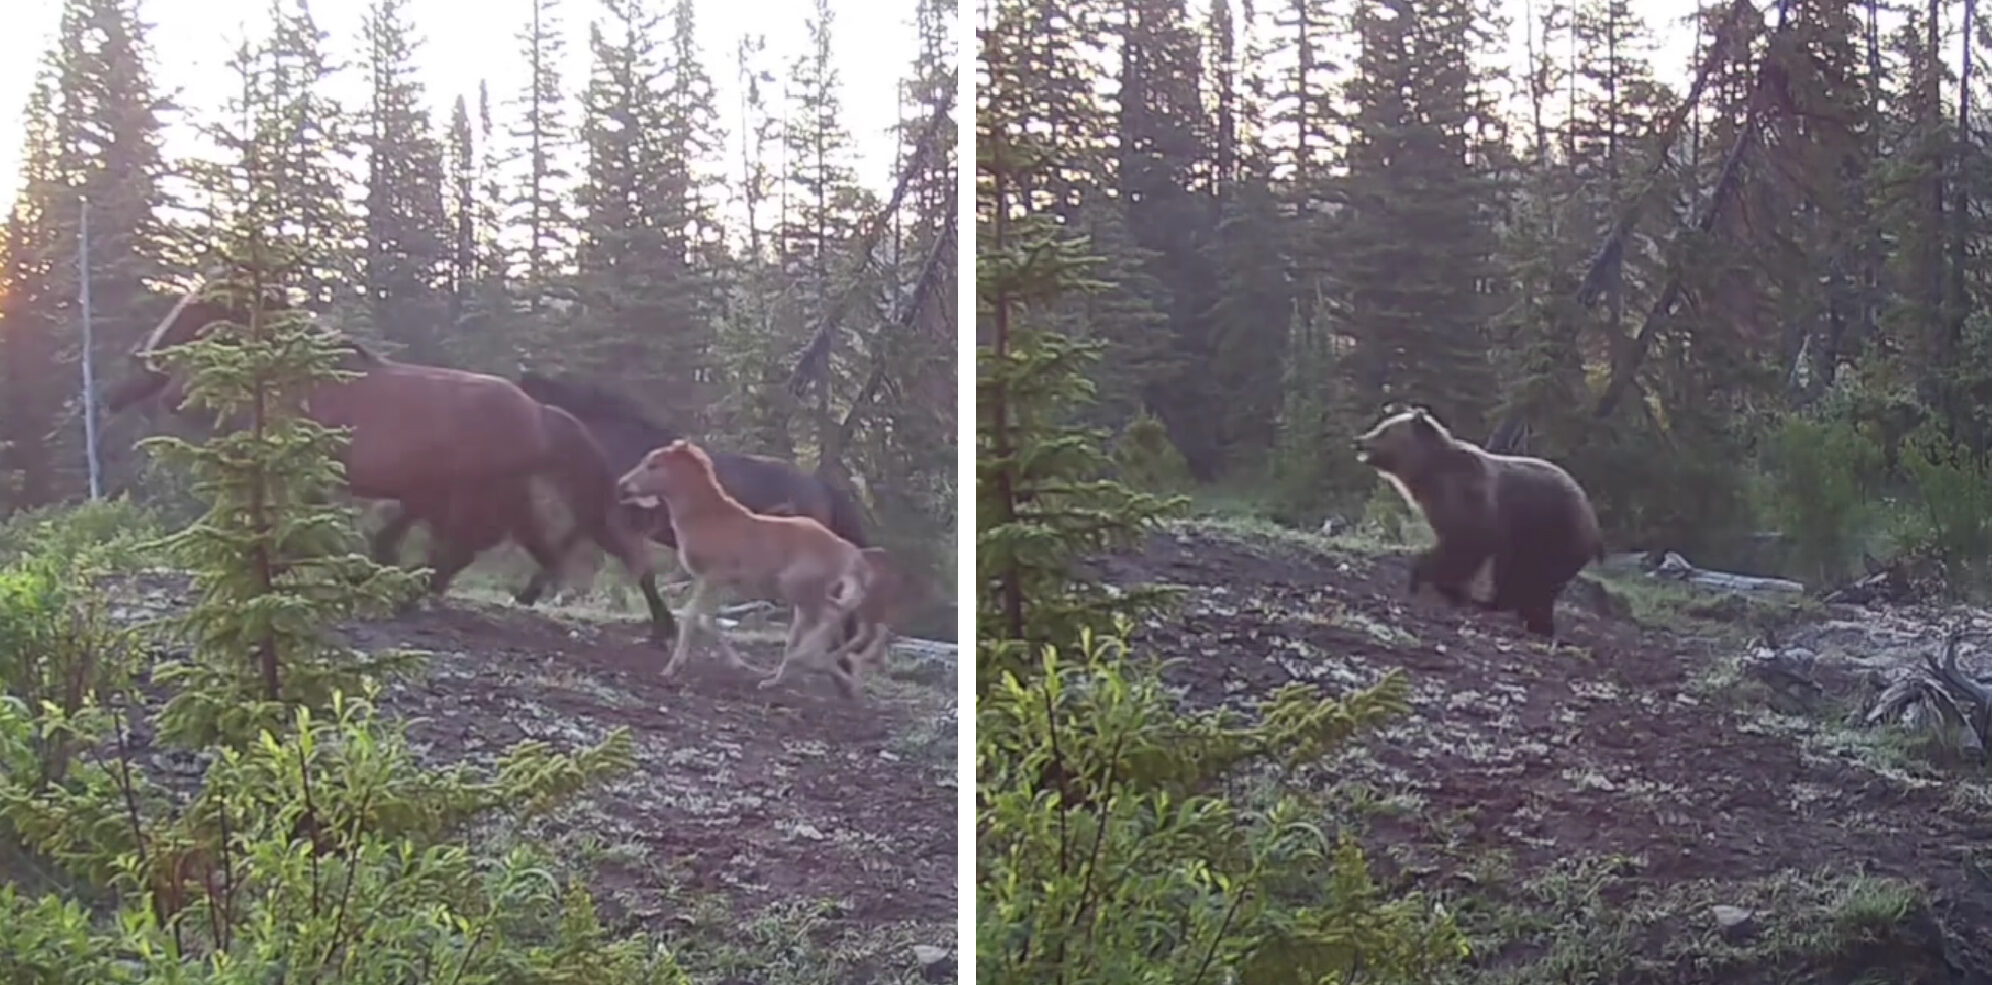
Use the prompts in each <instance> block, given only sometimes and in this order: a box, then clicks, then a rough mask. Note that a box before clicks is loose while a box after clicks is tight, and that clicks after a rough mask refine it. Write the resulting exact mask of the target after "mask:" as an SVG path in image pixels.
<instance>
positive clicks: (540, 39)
mask: <svg viewBox="0 0 2000 985" xmlns="http://www.w3.org/2000/svg"><path fill="white" fill-rule="evenodd" d="M558 8H559V4H558V3H557V2H556V0H533V3H532V8H531V10H532V12H531V13H530V15H529V18H528V24H527V26H526V27H524V28H523V29H522V30H521V33H520V34H519V35H518V36H517V37H518V39H519V41H520V43H521V60H522V61H524V62H526V63H527V64H528V84H527V86H526V87H525V88H524V89H523V90H522V92H521V95H520V97H519V98H518V99H517V100H516V106H517V107H518V109H519V112H520V116H519V118H518V122H517V124H516V126H515V128H514V129H511V130H509V131H508V132H507V136H508V137H509V138H510V139H511V140H513V141H514V142H515V145H514V147H513V149H512V152H511V154H510V155H509V156H508V157H507V158H506V159H505V160H506V161H507V162H508V163H509V164H511V168H510V170H511V171H512V172H513V178H514V181H515V187H514V190H513V191H512V192H511V193H509V194H510V197H509V198H508V199H507V202H506V206H507V209H508V211H507V213H506V216H507V220H508V221H509V222H510V223H513V224H515V225H518V226H520V227H521V228H522V239H523V242H522V244H521V246H520V249H519V252H518V254H517V255H516V256H515V257H514V258H513V259H512V260H511V262H510V263H509V267H510V273H511V274H512V281H513V284H514V292H513V293H514V296H515V297H516V298H517V299H519V300H520V301H522V302H523V303H524V304H525V306H526V308H527V310H528V312H529V313H530V314H533V315H539V314H541V312H542V310H543V308H544V307H545V306H546V305H547V302H548V300H549V299H550V297H551V296H553V294H554V292H555V291H556V290H557V279H558V274H559V272H560V271H561V269H562V266H563V263H564V262H565V260H566V259H567V253H568V251H569V245H570V244H569V243H568V239H567V236H568V231H569V219H568V216H567V215H566V210H565V209H564V208H563V197H564V195H565V193H566V191H567V185H568V182H569V179H570V174H569V171H568V170H567V169H566V168H565V167H564V166H563V165H562V163H561V158H560V156H559V155H560V153H561V151H562V149H563V148H564V147H565V146H566V145H567V144H568V142H569V138H570V134H569V130H568V127H567V126H566V125H565V122H564V114H563V101H564V94H563V91H562V77H561V74H560V71H559V66H560V65H561V64H562V59H563V49H564V41H563V34H562V25H561V22H560V20H559V18H558V17H557V10H558Z"/></svg>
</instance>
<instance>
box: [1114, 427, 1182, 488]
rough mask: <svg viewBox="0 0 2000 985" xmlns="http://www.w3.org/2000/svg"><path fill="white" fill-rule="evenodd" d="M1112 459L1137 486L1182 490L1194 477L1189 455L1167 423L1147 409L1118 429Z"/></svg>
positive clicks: (1119, 473)
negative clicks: (1184, 451)
mask: <svg viewBox="0 0 2000 985" xmlns="http://www.w3.org/2000/svg"><path fill="white" fill-rule="evenodd" d="M1111 460H1112V462H1113V463H1115V464H1116V465H1117V467H1118V477H1119V478H1120V479H1123V480H1124V481H1125V482H1126V483H1127V484H1129V485H1131V486H1133V487H1135V488H1139V489H1144V490H1148V491H1151V492H1179V491H1181V490H1184V489H1186V488H1187V487H1188V485H1189V484H1190V483H1191V481H1192V477H1191V476H1190V474H1189V473H1188V463H1187V458H1186V456H1184V455H1182V454H1181V450H1180V449H1179V448H1177V447H1175V446H1174V440H1173V437H1172V436H1170V435H1169V434H1167V425H1166V423H1165V422H1163V421H1161V420H1160V419H1159V418H1158V417H1155V416H1153V415H1152V414H1150V413H1147V412H1145V411H1141V412H1140V413H1139V415H1138V416H1137V417H1134V418H1133V419H1132V420H1131V421H1130V422H1128V423H1127V424H1126V425H1125V429H1124V430H1123V431H1121V432H1119V434H1118V441H1117V443H1116V444H1115V445H1114V446H1113V448H1112V451H1111Z"/></svg>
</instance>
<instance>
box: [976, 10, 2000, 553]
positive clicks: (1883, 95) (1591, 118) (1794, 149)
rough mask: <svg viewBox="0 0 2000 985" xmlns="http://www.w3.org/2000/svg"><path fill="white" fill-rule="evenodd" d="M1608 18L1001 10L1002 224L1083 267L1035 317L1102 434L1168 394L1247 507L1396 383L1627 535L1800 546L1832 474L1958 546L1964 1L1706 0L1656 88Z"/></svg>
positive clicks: (1982, 341)
mask: <svg viewBox="0 0 2000 985" xmlns="http://www.w3.org/2000/svg"><path fill="white" fill-rule="evenodd" d="M1636 6H1637V5H1633V4H1629V3H1626V2H1625V0H1530V2H1528V3H1527V4H1525V5H1523V4H1520V3H1509V4H1506V5H1504V7H1503V5H1501V4H1500V3H1498V2H1496V0H1427V2H1424V3H1408V2H1397V0H1389V2H1383V0H1240V2H1239V0H1211V2H1207V3H1201V4H1195V3H1190V2H1189V0H1118V2H1108V0H1091V2H1085V3H1081V4H1077V3H1066V2H1056V0H996V2H995V3H994V4H993V5H992V7H991V8H990V9H989V10H988V12H987V13H986V15H985V17H984V20H983V23H982V32H983V34H984V35H985V37H984V38H983V39H982V52H983V55H982V65H981V70H982V73H983V74H984V76H985V77H984V78H982V80H981V96H980V98H981V112H982V113H983V114H987V117H988V118H989V119H990V125H991V126H993V127H996V128H1007V129H1008V130H1009V131H1011V132H1016V133H1023V134H1029V133H1032V134H1035V135H1037V145H1038V147H1039V148H1040V153H1041V156H1040V157H1039V158H1038V159H1037V161H1036V162H1034V164H1033V166H1031V167H1027V168H1025V169H1024V170H1023V171H1022V172H1021V174H1020V175H1017V177H1018V179H1019V180H1020V181H1021V182H1022V183H1024V184H1025V185H1026V187H1021V188H1016V189H1014V191H1015V193H1016V194H1015V196H1014V198H1013V201H1014V202H1016V203H1018V204H1017V205H1016V211H1017V213H1036V214H1042V215H1048V216H1052V217H1054V218H1055V219H1057V220H1058V221H1059V222H1060V223H1061V224H1062V226H1063V227H1064V228H1066V229H1069V230H1071V231H1072V233H1071V234H1072V235H1073V236H1075V237H1077V238H1078V239H1079V240H1080V241H1081V243H1082V248H1083V249H1085V250H1086V251H1087V252H1089V253H1091V254H1093V255H1095V256H1097V257H1098V258H1099V260H1098V262H1097V263H1096V264H1095V265H1094V267H1093V274H1094V276H1095V277H1096V278H1097V279H1098V280H1099V281H1100V282H1102V284H1103V285H1104V287H1105V289H1104V290H1100V291H1095V292H1090V293H1086V294H1080V295H1071V296H1068V297H1066V298H1064V299H1063V300H1061V301H1059V302H1056V303H1052V304H1047V305H1041V306H1039V307H1033V308H1032V309H1031V310H1029V311H1025V312H1024V313H1023V314H1024V316H1031V317H1029V318H1028V320H1029V321H1031V322H1032V323H1033V325H1034V326H1036V327H1041V328H1046V329H1054V330H1059V331H1064V332H1069V333H1075V334H1084V335H1088V336H1091V337H1095V338H1097V339H1101V340H1103V341H1104V342H1105V343H1106V344H1107V349H1106V351H1105V356H1104V359H1103V360H1102V361H1101V362H1099V363H1098V364H1097V365H1096V366H1095V367H1094V369H1093V370H1092V373H1093V375H1094V377H1095V380H1096V383H1097V397H1098V399H1097V401H1096V404H1095V406H1094V408H1093V410H1092V412H1091V413H1092V415H1093V423H1096V424H1099V425H1104V426H1109V427H1112V428H1124V427H1126V426H1127V425H1129V424H1130V423H1132V422H1134V421H1143V420H1149V419H1151V418H1153V417H1157V418H1158V419H1160V420H1161V421H1163V422H1164V425H1165V427H1166V430H1167V433H1168V434H1169V435H1170V437H1171V439H1172V444H1173V446H1174V447H1175V449H1177V450H1178V452H1179V454H1181V455H1183V456H1185V458H1186V463H1187V467H1188V469H1189V470H1190V471H1191V472H1192V474H1193V476H1194V477H1195V478H1196V479H1197V480H1202V481H1206V482H1229V483H1232V484H1236V485H1242V486H1251V487H1254V488H1255V489H1256V490H1257V492H1258V493H1259V494H1260V495H1263V496H1265V497H1267V502H1266V506H1267V507H1268V508H1269V509H1271V510H1272V511H1273V512H1276V513H1280V514H1293V515H1300V516H1302V517H1303V516H1310V517H1311V518H1312V519H1314V520H1315V521H1316V520H1317V519H1318V518H1319V517H1321V516H1324V515H1325V512H1324V511H1327V510H1330V509H1334V508H1347V507H1351V506H1354V505H1358V502H1359V499H1360V498H1361V497H1363V496H1365V495H1367V494H1368V492H1369V491H1370V490H1371V489H1373V488H1374V487H1375V486H1376V485H1377V484H1376V483H1375V482H1374V480H1373V479H1372V477H1371V476H1369V475H1368V474H1367V473H1366V471H1365V470H1362V469H1360V468H1358V466H1356V465H1355V464H1354V463H1353V462H1352V455H1351V454H1350V453H1348V452H1346V451H1345V450H1344V449H1347V448H1348V447H1349V442H1348V439H1349V437H1350V436H1351V435H1352V434H1353V433H1355V431H1354V430H1353V429H1354V428H1358V427H1362V426H1365V424H1366V423H1367V421H1366V418H1368V417H1369V416H1371V415H1373V414H1374V413H1376V412H1377V411H1378V410H1379V408H1380V406H1381V404H1382V403H1383V402H1384V401H1385V400H1390V399H1400V400H1420V401H1424V402H1427V403H1429V404H1430V405H1431V406H1433V407H1434V408H1436V409H1437V410H1438V412H1439V413H1440V414H1441V415H1442V416H1443V417H1444V419H1445V420H1446V421H1447V423H1449V424H1450V425H1451V426H1452V427H1454V429H1455V430H1457V431H1459V432H1460V433H1461V434H1462V435H1463V436H1466V437H1469V438H1472V439H1473V440H1479V441H1485V440H1487V439H1488V437H1489V435H1491V436H1492V437H1494V438H1497V439H1499V443H1501V444H1504V445H1506V446H1508V447H1510V448H1516V449H1525V450H1526V451H1528V452H1530V453H1533V454H1540V455H1544V456H1549V457H1554V458H1556V459H1557V460H1559V461H1563V462H1564V463H1565V464H1567V465H1569V466H1570V467H1571V468H1572V470H1574V471H1576V472H1577V473H1578V474H1579V476H1580V477H1581V478H1582V479H1583V481H1584V482H1585V484H1586V485H1588V486H1589V487H1590V488H1591V489H1592V490H1593V495H1594V496H1596V497H1597V499H1598V500H1599V508H1600V512H1601V513H1602V514H1604V518H1605V521H1606V524H1607V527H1608V528H1609V529H1610V531H1611V533H1612V535H1613V539H1614V540H1616V541H1618V542H1620V543H1622V544H1631V543H1642V544H1644V545H1646V546H1654V545H1659V546H1672V547H1675V548H1677V549H1681V550H1689V551H1704V550H1713V551H1722V550H1724V548H1726V547H1729V546H1731V545H1734V544H1737V543H1740V542H1742V541H1743V540H1744V536H1743V535H1745V534H1747V533H1748V532H1749V531H1751V530H1753V529H1758V528H1760V527H1765V526H1768V525H1771V524H1777V525H1778V526H1780V527H1781V528H1783V529H1784V530H1785V532H1787V533H1789V534H1791V535H1793V537H1792V539H1793V540H1797V541H1811V540H1815V539H1819V538H1816V537H1815V536H1814V532H1813V531H1812V530H1811V529H1810V525H1811V523H1812V518H1813V517H1814V516H1821V517H1824V516H1826V515H1828V511H1827V510H1826V509H1825V508H1823V507H1824V505H1825V504H1823V503H1818V502H1817V499H1816V497H1817V498H1820V499H1823V498H1824V497H1825V496H1828V495H1835V494H1834V493H1830V492H1828V491H1827V490H1828V489H1830V488H1833V487H1840V488H1842V489H1849V488H1853V489H1859V490H1861V492H1860V493H1858V494H1857V493H1855V492H1846V493H1842V494H1840V495H1846V496H1850V497H1852V496H1855V495H1860V496H1862V497H1864V499H1865V498H1867V497H1876V498H1879V499H1881V500H1883V501H1885V502H1898V503H1900V504H1902V507H1904V508H1907V512H1909V513H1911V515H1914V514H1915V513H1922V512H1925V511H1927V510H1928V511H1929V512H1932V513H1938V514H1939V515H1940V516H1941V515H1942V513H1940V512H1939V504H1940V501H1941V500H1944V499H1949V500H1952V502H1953V503H1955V504H1957V505H1955V506H1948V507H1947V508H1946V509H1944V510H1943V511H1942V512H1944V513H1952V512H1954V511H1956V512H1955V513H1954V515H1957V516H1959V517H1960V518H1961V519H1962V520H1963V521H1964V522H1963V524H1961V527H1962V529H1959V530H1956V531H1955V532H1954V531H1943V532H1940V530H1941V528H1943V527H1946V526H1949V525H1951V523H1953V522H1957V521H1948V520H1944V519H1937V520H1936V521H1935V522H1933V523H1931V524H1930V526H1931V527H1933V528H1934V529H1931V530H1930V531H1929V532H1928V534H1926V537H1927V538H1928V539H1929V540H1931V541H1933V542H1935V541H1938V540H1940V539H1943V540H1953V539H1956V540H1957V541H1958V542H1959V543H1960V544H1961V546H1963V547H1964V548H1966V549H1967V550H1971V549H1973V545H1974V544H1975V543H1976V544H1977V547H1976V551H1977V553H1978V554H1979V555H1981V556H1984V555H1985V553H1986V550H1987V549H1986V547H1985V538H1986V534H1985V532H1984V531H1985V529H1986V528H1985V526H1984V522H1985V521H1978V522H1977V530H1971V529H1969V528H1964V525H1965V524H1973V523H1974V522H1975V521H1974V519H1973V511H1972V509H1971V507H1970V505H1969V504H1970V503H1971V502H1972V501H1973V500H1975V499H1976V500H1978V502H1980V503H1984V502H1985V498H1984V492H1983V490H1984V489H1986V488H1988V481H1989V480H1988V479H1987V478H1986V475H1987V469H1988V466H1987V465H1986V464H1985V462H1986V458H1987V449H1988V448H1989V443H1990V440H1991V439H1990V433H1991V432H1990V423H1989V417H1988V406H1987V405H1988V402H1989V401H1988V396H1987V394H1988V383H1987V380H1988V378H1989V375H1990V373H1989V362H1988V360H1989V357H1988V355H1987V353H1988V347H1987V345H1988V344H1987V338H1988V321H1989V312H1990V287H1991V285H1990V283H1989V277H1990V274H1989V270H1990V263H1991V261H1990V259H1989V258H1990V243H1991V236H1990V230H1991V222H1992V220H1991V211H1990V201H1989V188H1990V183H1989V177H1988V175H1989V173H1990V161H1991V143H1990V133H1991V125H1990V119H1991V115H1990V110H1991V107H1990V106H1989V105H1988V102H1987V93H1988V86H1989V82H1988V78H1989V76H1988V74H1987V51H1988V46H1989V42H1988V41H1987V40H1986V39H1987V31H1988V28H1987V26H1986V18H1987V12H1986V11H1985V10H1984V9H1983V8H1982V7H1981V6H1980V5H1979V4H1978V3H1977V2H1976V0H1963V2H1947V0H1854V2H1843V3H1830V2H1823V0H1765V2H1761V3H1752V2H1749V0H1711V2H1704V3H1703V4H1702V5H1701V10H1700V12H1699V14H1698V15H1697V16H1696V17H1695V18H1694V19H1693V21H1692V25H1693V26H1694V28H1695V32H1694V33H1695V34H1696V35H1697V44H1696V45H1695V50H1692V51H1689V52H1688V67H1687V71H1686V73H1685V74H1684V75H1681V76H1679V77H1675V78H1658V77H1655V74H1654V69H1653V67H1652V66H1653V65H1654V63H1655V57H1654V56H1655V55H1656V53H1657V51H1658V48H1657V44H1656V42H1655V41H1654V40H1653V39H1652V37H1651V36H1650V33H1649V30H1648V25H1647V23H1646V22H1645V21H1644V20H1643V19H1642V18H1641V17H1640V16H1639V15H1638V13H1637V11H1636ZM1513 17H1521V18H1523V19H1525V20H1526V21H1528V22H1529V23H1527V24H1524V25H1522V26H1521V27H1520V28H1516V27H1515V26H1514V25H1513V24H1510V23H1509V20H1510V18H1513ZM1510 32H1511V33H1513V34H1517V35H1525V37H1526V39H1527V41H1528V44H1527V45H1526V50H1525V51H1524V50H1521V48H1520V47H1519V46H1512V45H1508V44H1507V43H1506V41H1505V39H1506V38H1508V37H1509V35H1510ZM1968 38H1970V39H1971V43H1970V44H1967V43H1965V41H1966V39H1968ZM989 78H991V79H1004V80H1006V84H1005V85H997V84H988V83H987V79H989ZM988 218H989V217H986V216H982V221H985V220H986V219H988ZM1017 330H1018V329H1017ZM1846 435H1856V436H1858V438H1857V440H1855V441H1837V440H1834V439H1835V438H1839V437H1841V436H1846ZM1788 442H1789V443H1790V444H1801V445H1805V446H1809V447H1811V448H1822V447H1824V448H1833V447H1836V446H1837V447H1840V448H1845V449H1850V450H1851V451H1852V454H1851V455H1849V456H1848V459H1843V460H1833V459H1829V458H1825V457H1824V456H1822V457H1820V458H1817V459H1816V458H1813V456H1812V455H1811V454H1808V455H1807V456H1806V458H1807V460H1808V461H1809V462H1810V465H1809V466H1808V467H1807V468H1806V469H1805V471H1806V472H1809V473H1811V474H1810V475H1803V476H1802V475H1800V474H1798V473H1799V472H1800V470H1799V469H1796V468H1791V467H1790V466H1786V467H1782V468H1781V467H1780V463H1779V460H1780V459H1784V458H1786V454H1787V452H1786V449H1787V448H1789V447H1790V445H1789V444H1788ZM1815 454H1816V453H1815ZM1829 454H1830V453H1829ZM1843 454H1845V453H1843ZM1822 486H1823V487H1826V488H1821V487H1822ZM1985 511H1986V507H1984V506H1980V507H1979V508H1978V512H1979V513H1980V514H1981V515H1983V514H1984V512H1985ZM1906 518H1907V517H1906ZM1822 522H1825V521H1822ZM1899 522H1900V521H1898V522H1890V521H1889V520H1887V519H1885V520H1884V523H1882V524H1876V525H1873V527H1871V533H1870V536H1873V534H1874V533H1881V532H1884V530H1886V528H1888V527H1894V526H1898V523H1899ZM1903 532H1905V533H1908V532H1909V531H1903ZM1842 536H1843V537H1846V536H1848V535H1847V534H1844V533H1843V534H1842ZM1845 546H1846V547H1848V548H1852V547H1854V546H1855V545H1854V544H1853V543H1852V542H1851V538H1849V542H1848V543H1846V545H1845ZM1931 546H1938V545H1937V544H1936V543H1933V544H1932V545H1931ZM1850 553H1853V552H1850ZM1711 556H1714V555H1713V554H1711ZM1720 563H1728V558H1727V557H1726V556H1725V557H1724V558H1723V559H1722V560H1721V562H1720Z"/></svg>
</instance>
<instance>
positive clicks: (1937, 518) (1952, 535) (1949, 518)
mask: <svg viewBox="0 0 2000 985" xmlns="http://www.w3.org/2000/svg"><path fill="white" fill-rule="evenodd" d="M1901 452H1902V453H1901V454H1900V455H1899V456H1897V464H1898V465H1900V466H1901V467H1902V470H1903V472H1905V473H1906V474H1907V475H1908V476H1909V478H1910V482H1911V485H1912V486H1914V487H1915V499H1916V502H1917V505H1918V509H1917V510H1916V511H1915V512H1916V516H1915V517H1914V518H1913V520H1912V521H1911V522H1910V523H1908V524H1907V525H1906V527H1905V529H1904V530H1903V531H1902V532H1901V536H1900V538H1899V539H1900V541H1901V544H1900V546H1901V547H1902V548H1903V549H1905V550H1910V551H1915V552H1919V553H1922V554H1925V555H1928V556H1932V557H1935V558H1937V559H1939V560H1940V561H1943V562H1944V564H1945V568H1946V570H1947V572H1949V573H1950V575H1951V577H1952V579H1953V581H1954V582H1955V583H1956V584H1957V585H1959V586H1960V587H1961V589H1965V590H1975V591H1977V590H1990V588H1991V586H1992V578H1993V567H1992V558H1993V556H1992V546H1991V545H1992V536H1993V458H1992V455H1991V454H1990V453H1989V452H1988V450H1987V449H1984V448H1968V447H1966V446H1965V445H1963V444H1959V443H1957V442H1954V441H1952V440H1950V439H1949V438H1947V437H1946V436H1945V434H1944V431H1943V428H1942V427H1941V426H1940V425H1939V424H1938V422H1937V421H1936V420H1932V421H1928V422H1926V423H1925V424H1924V425H1923V426H1921V427H1919V428H1918V429H1917V430H1916V431H1915V432H1913V433H1911V434H1910V436H1909V437H1907V438H1905V439H1903V444H1902V448H1901Z"/></svg>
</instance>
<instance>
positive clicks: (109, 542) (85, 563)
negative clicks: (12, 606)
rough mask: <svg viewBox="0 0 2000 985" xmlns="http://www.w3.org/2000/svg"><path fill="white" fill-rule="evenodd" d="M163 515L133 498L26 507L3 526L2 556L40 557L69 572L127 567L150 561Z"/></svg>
mask: <svg viewBox="0 0 2000 985" xmlns="http://www.w3.org/2000/svg"><path fill="white" fill-rule="evenodd" d="M159 531H160V523H159V517H158V516H157V515H156V514H155V513H154V511H153V510H152V509H151V508H149V507H146V506H143V505H140V504H138V503H135V502H133V501H132V500H130V499H126V498H124V497H119V498H117V499H106V500H99V501H97V502H94V503H83V504H81V505H75V506H44V507H40V508H37V509H33V510H24V511H22V512H20V513H16V514H14V515H13V516H10V517H8V518H7V521H6V522H5V523H4V524H0V560H18V559H22V558H27V557H39V558H43V559H48V560H56V561H60V562H62V563H63V564H64V566H65V567H67V568H69V569H70V570H75V571H81V570H84V569H96V570H104V571H111V570H123V569H128V568H130V567H132V566H134V565H136V564H138V563H140V562H141V561H143V560H145V559H146V551H145V550H144V548H145V546H146V545H147V544H148V543H149V542H150V541H152V540H153V539H154V538H155V537H157V536H158V535H159Z"/></svg>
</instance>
